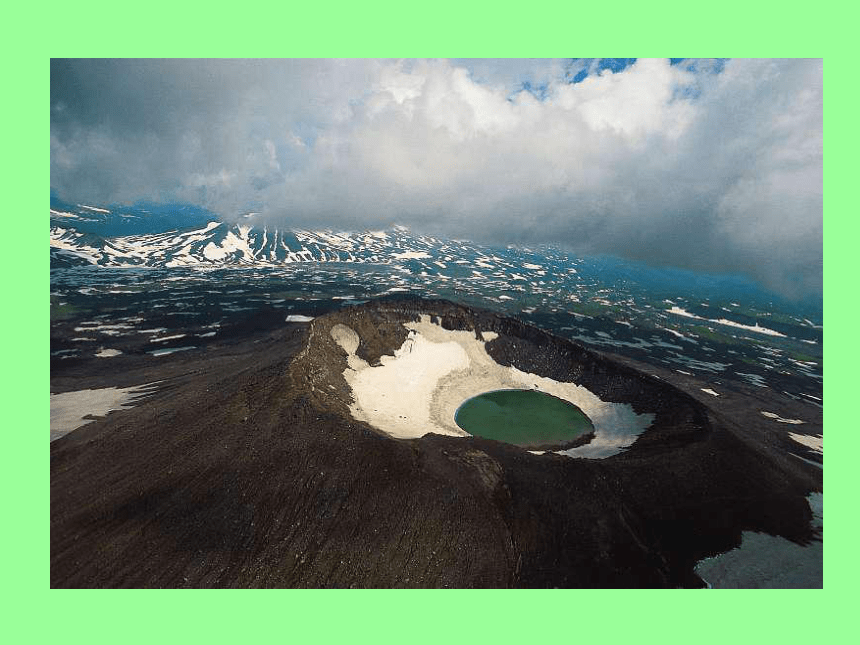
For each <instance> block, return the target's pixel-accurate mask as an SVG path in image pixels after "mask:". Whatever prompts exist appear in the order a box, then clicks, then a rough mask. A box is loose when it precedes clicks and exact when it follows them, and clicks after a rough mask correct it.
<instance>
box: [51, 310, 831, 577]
mask: <svg viewBox="0 0 860 645" xmlns="http://www.w3.org/2000/svg"><path fill="white" fill-rule="evenodd" d="M422 313H426V314H430V315H432V316H434V317H435V318H436V319H437V320H438V321H440V323H441V324H442V325H443V326H444V327H446V328H448V329H470V330H476V334H480V333H481V331H495V332H496V333H498V334H499V338H497V339H496V340H494V341H491V342H489V343H488V344H487V350H488V352H489V353H490V354H491V355H492V356H493V358H494V359H495V360H496V361H497V362H499V363H500V364H513V365H516V366H517V367H518V368H520V369H523V370H526V371H530V372H534V373H537V374H540V375H543V376H550V377H552V378H556V379H558V380H571V379H574V378H575V379H576V380H577V382H579V383H581V384H583V385H585V386H586V387H588V388H589V389H591V390H592V391H593V392H595V393H596V394H598V395H599V396H601V398H603V399H604V400H612V401H623V402H627V403H630V404H631V405H633V407H634V409H636V410H637V412H653V413H655V414H656V419H655V422H654V424H653V426H652V428H651V429H649V430H648V431H647V432H646V433H644V434H643V435H642V436H641V437H640V438H639V439H638V440H637V442H636V443H635V444H634V445H633V446H632V447H631V449H629V450H627V451H626V452H624V453H621V454H619V455H616V456H614V457H610V458H607V459H604V460H587V459H569V458H567V457H561V456H555V455H543V456H537V455H533V454H530V453H528V452H526V451H523V450H521V449H519V448H516V447H514V446H510V445H507V444H503V443H499V442H494V441H489V440H484V439H479V438H468V439H462V438H454V437H442V436H439V435H428V436H425V437H423V438H421V439H417V440H410V441H398V440H392V439H390V438H388V437H386V436H383V435H382V434H380V433H379V432H378V431H376V430H375V429H373V428H371V427H370V426H368V425H366V424H364V423H361V422H358V421H355V420H354V419H352V418H351V416H350V415H349V412H348V410H347V409H346V408H347V406H348V403H349V399H348V396H349V394H348V390H347V389H346V384H345V382H343V377H342V372H343V367H344V366H345V357H344V356H343V352H342V350H340V348H339V347H337V346H336V345H335V344H334V343H333V342H330V336H329V335H328V334H327V333H325V331H326V330H328V329H330V328H331V326H332V325H333V324H336V323H337V322H343V323H345V324H348V325H349V326H351V327H352V328H353V329H355V330H356V331H357V332H358V334H359V336H360V337H361V339H362V344H361V345H360V347H359V350H358V353H359V355H361V356H362V357H363V358H365V359H366V360H369V361H370V362H374V361H375V360H378V358H379V356H381V355H382V354H386V353H390V352H391V351H392V350H393V349H394V348H396V347H399V346H400V344H401V343H402V341H403V338H405V333H406V332H405V329H404V328H403V327H402V322H405V321H406V320H414V319H416V318H417V316H418V315H420V314H422ZM297 330H301V331H297ZM181 361H185V362H187V369H184V370H178V369H177V368H176V367H175V365H177V364H184V363H180V362H181ZM195 361H196V362H195ZM170 364H172V365H174V367H173V368H172V369H173V370H174V372H176V373H182V374H184V375H183V376H182V377H175V378H173V379H171V381H170V385H171V387H169V388H165V389H164V391H163V392H162V393H160V394H158V395H156V396H155V397H153V398H152V399H151V400H149V401H147V402H145V403H143V404H142V405H140V406H139V407H137V408H134V409H132V410H129V411H126V412H122V413H118V414H114V415H110V416H108V417H107V418H106V419H104V420H102V421H98V422H95V423H92V424H90V425H88V426H85V427H83V428H81V429H79V430H76V431H75V432H73V433H71V434H69V435H67V436H66V437H64V438H62V439H60V440H58V441H55V442H54V443H52V444H51V583H52V586H54V587H180V586H191V587H261V586H262V587H274V586H276V587H347V586H357V587H440V586H456V587H476V586H477V587H513V586H522V587H541V586H556V587H618V586H621V587H643V586H644V587H663V586H698V585H700V584H701V581H700V580H699V579H698V578H697V577H696V576H695V574H694V573H693V565H694V564H695V562H696V561H697V560H698V559H701V558H702V557H705V556H707V555H712V554H715V553H717V552H720V551H724V550H726V549H728V548H730V547H732V546H735V545H736V544H738V543H739V542H740V534H741V531H742V530H757V531H766V532H768V533H771V534H775V535H782V536H784V537H787V538H789V539H792V540H795V541H798V542H801V543H802V542H804V541H806V540H809V539H810V538H811V537H812V535H811V529H810V527H809V519H810V512H809V509H808V506H807V504H806V501H805V496H806V495H807V494H808V493H809V492H810V491H812V490H816V489H820V485H821V483H820V475H816V474H815V473H812V472H811V471H810V470H809V469H804V468H803V467H802V466H803V464H802V463H801V462H799V460H796V461H798V464H793V463H791V460H789V459H784V458H781V457H780V456H779V455H778V454H777V453H776V452H775V451H774V450H773V449H771V448H770V447H769V446H768V445H767V444H766V442H756V441H755V440H754V438H753V439H751V438H750V433H749V432H743V431H742V430H743V429H742V428H739V427H737V426H736V425H735V424H734V422H733V421H732V420H731V419H730V418H727V417H725V416H724V415H721V414H719V413H717V412H715V411H713V410H711V409H709V408H707V407H706V406H704V405H703V404H702V403H700V402H698V401H696V400H695V399H694V398H692V397H690V396H688V395H687V394H685V393H684V392H681V391H680V390H678V389H676V388H673V387H671V386H669V385H668V384H666V383H664V382H662V381H660V380H658V379H655V378H653V377H651V376H648V375H644V374H642V373H641V372H639V371H637V370H635V369H633V368H631V367H627V366H624V365H621V364H619V363H616V362H613V361H610V360H608V359H606V358H604V357H602V356H600V355H598V354H595V353H593V352H590V351H588V350H585V349H583V348H581V347H579V346H577V345H575V344H573V343H570V342H568V341H565V340H562V339H559V338H556V337H554V336H552V335H550V334H546V333H544V332H542V331H540V330H537V329H535V328H533V327H529V326H527V325H525V324H523V323H521V322H519V321H517V320H513V319H509V318H503V317H500V316H497V315H495V314H492V313H488V312H482V311H476V310H473V309H467V308H464V307H460V306H457V305H453V304H451V303H445V302H438V301H437V302H429V301H421V300H396V301H383V302H375V303H369V304H367V305H363V306H359V307H354V308H348V309H344V310H342V311H340V312H337V313H335V314H331V315H329V316H326V317H324V318H318V319H317V320H315V321H314V322H313V323H312V325H311V326H310V327H309V328H306V327H304V326H297V325H288V326H285V328H284V329H282V330H279V331H276V332H274V333H271V334H268V335H261V336H259V337H257V338H254V339H253V340H251V339H249V340H248V341H247V343H245V344H244V345H241V346H238V347H237V348H234V349H233V350H232V352H231V353H230V355H229V356H228V357H224V356H221V357H219V358H217V359H206V360H201V359H200V358H197V357H195V356H190V357H178V358H177V359H176V360H175V361H174V362H172V363H170ZM150 376H155V375H152V374H151V375H150ZM816 477H817V479H816Z"/></svg>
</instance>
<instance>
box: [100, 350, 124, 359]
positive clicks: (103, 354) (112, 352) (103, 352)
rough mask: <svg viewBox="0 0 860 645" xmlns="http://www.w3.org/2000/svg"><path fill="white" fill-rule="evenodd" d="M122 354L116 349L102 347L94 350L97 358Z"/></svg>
mask: <svg viewBox="0 0 860 645" xmlns="http://www.w3.org/2000/svg"><path fill="white" fill-rule="evenodd" d="M120 354H122V352H121V351H119V350H118V349H102V350H99V351H98V352H96V356H98V357H99V358H110V357H111V356H119V355H120Z"/></svg>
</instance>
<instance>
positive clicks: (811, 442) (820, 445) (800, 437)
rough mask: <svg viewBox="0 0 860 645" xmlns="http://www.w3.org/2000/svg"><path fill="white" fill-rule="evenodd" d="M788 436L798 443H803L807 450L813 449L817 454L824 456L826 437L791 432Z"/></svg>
mask: <svg viewBox="0 0 860 645" xmlns="http://www.w3.org/2000/svg"><path fill="white" fill-rule="evenodd" d="M788 436H789V437H791V438H792V439H793V440H794V441H796V442H797V443H801V444H803V445H804V446H806V447H807V448H812V449H813V450H814V451H815V452H819V453H821V454H824V437H823V436H821V435H814V436H813V435H808V434H796V433H794V432H789V433H788Z"/></svg>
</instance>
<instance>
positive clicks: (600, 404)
mask: <svg viewBox="0 0 860 645" xmlns="http://www.w3.org/2000/svg"><path fill="white" fill-rule="evenodd" d="M405 327H406V328H407V329H409V336H408V337H407V338H406V340H405V341H404V343H403V345H402V346H401V347H400V348H399V349H397V350H396V351H395V353H394V356H382V357H381V358H380V365H378V366H375V367H371V366H370V365H368V364H367V362H365V361H364V360H362V359H361V358H359V357H358V356H356V354H355V352H356V350H357V349H358V344H359V338H358V335H357V334H356V333H355V331H353V330H352V329H350V328H349V327H346V326H345V325H335V326H334V327H333V328H332V330H331V335H332V338H333V339H334V340H335V342H337V343H338V344H339V345H340V346H341V348H343V350H344V351H345V352H346V354H347V365H348V367H347V369H346V370H345V371H344V378H345V379H346V382H347V384H349V386H350V388H351V389H352V393H353V397H354V403H353V405H352V406H351V408H350V410H351V412H352V414H353V416H354V417H355V418H356V419H359V420H362V421H366V422H367V423H369V424H370V425H372V426H374V427H376V428H379V429H380V430H383V431H384V432H386V433H388V434H390V435H391V436H394V437H398V438H415V437H421V436H424V435H425V434H427V433H429V432H435V433H437V434H445V435H453V436H468V433H466V432H465V431H464V430H462V429H461V428H460V427H459V426H457V424H456V423H455V421H454V416H455V414H456V412H457V409H458V408H459V407H460V405H462V404H463V402H465V401H466V400H468V399H470V398H472V397H475V396H478V395H479V394H483V393H485V392H490V391H493V390H504V389H536V390H539V391H541V392H546V393H547V394H551V395H552V396H555V397H557V398H560V399H563V400H565V401H569V402H570V403H573V404H574V405H576V406H577V407H579V408H580V409H581V410H582V411H583V412H584V413H585V414H586V415H587V416H588V417H589V419H591V421H592V423H593V425H594V433H595V436H594V439H593V440H592V441H591V443H589V444H587V445H585V446H580V447H578V448H573V449H570V450H565V451H560V452H559V454H565V455H567V456H570V457H591V458H602V457H608V456H610V455H613V454H616V453H618V452H620V451H621V450H623V449H624V448H626V447H627V446H629V445H631V444H632V443H633V442H634V441H635V440H636V437H638V436H639V435H640V434H641V433H642V432H644V431H645V429H647V428H648V426H650V425H651V423H652V421H653V420H654V415H653V414H636V412H634V410H633V408H632V407H631V406H630V405H627V404H623V403H611V402H605V401H602V400H601V399H600V398H598V397H597V396H596V395H595V394H593V393H592V392H590V391H589V390H587V389H586V388H584V387H582V386H579V385H576V384H575V383H565V382H559V381H555V380H553V379H550V378H546V377H542V376H538V375H536V374H530V373H528V372H523V371H520V370H518V369H516V368H515V367H504V366H502V365H499V364H498V363H496V362H495V361H494V360H493V359H492V358H491V357H490V356H489V354H487V352H486V349H485V342H487V341H490V340H493V339H494V338H495V337H496V334H494V333H492V332H484V333H483V334H482V336H483V338H484V340H483V341H481V340H478V339H477V338H475V333H474V332H472V331H450V330H445V329H443V328H442V327H441V326H439V325H435V324H432V323H431V322H430V321H429V316H422V319H421V322H417V323H406V325H405Z"/></svg>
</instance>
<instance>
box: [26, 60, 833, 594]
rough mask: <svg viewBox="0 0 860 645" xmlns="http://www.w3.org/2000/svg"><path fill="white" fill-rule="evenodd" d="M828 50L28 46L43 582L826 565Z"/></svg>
mask: <svg viewBox="0 0 860 645" xmlns="http://www.w3.org/2000/svg"><path fill="white" fill-rule="evenodd" d="M574 50H575V47H570V48H566V49H565V51H574ZM823 70H824V64H823V59H822V58H707V59H701V58H662V59H657V58H566V59H549V58H438V59H436V58H434V59H429V58H427V59H425V58H393V59H387V58H386V59H382V58H51V59H50V213H49V215H50V473H49V477H50V588H51V589H52V590H54V589H91V588H98V589H116V588H124V589H156V588H157V589H179V588H183V589H184V588H188V589H204V588H205V589H212V588H215V589H228V588H229V589H251V588H254V589H257V588H267V589H667V588H668V589H695V590H702V591H696V592H695V593H698V594H704V595H706V596H713V594H716V593H717V592H713V591H709V590H713V589H817V590H822V589H823V588H824V574H823V569H824V555H823V552H824V543H823V531H824V529H823V523H824V519H823V506H824V502H823V489H824V484H823V482H824V468H823V465H824V452H823V406H824V400H823V389H824V385H823V380H824V379H823V352H824V350H823V335H824V331H823V327H824V322H823V319H824V313H823V310H824V301H823V292H824V285H823V275H824V271H823V256H824V236H823V229H824V216H823V202H824V180H823V166H824V163H823V156H824V155H823V139H824V121H823V114H824V108H823V105H824V98H823V95H824V90H823V75H824V71H823ZM40 100H43V99H40ZM828 168H830V166H828ZM43 230H44V229H43ZM37 241H38V239H37ZM35 248H36V252H37V253H36V254H37V255H41V254H44V250H42V251H38V248H39V247H38V246H36V247H35ZM42 257H44V255H42ZM45 273H46V274H47V270H46V272H45ZM46 277H47V276H46ZM36 288H38V289H42V288H44V286H43V285H42V284H41V283H40V284H38V286H37V287H36ZM42 293H43V294H44V292H42ZM42 298H44V295H43V296H42ZM45 304H46V306H47V303H45ZM830 321H831V318H830V317H828V326H829V323H830ZM831 332H832V330H831ZM832 349H833V347H832V346H831V350H832ZM43 356H44V354H43ZM829 378H830V374H828V379H829ZM830 382H831V381H830V380H828V383H830ZM42 392H44V390H42ZM40 396H44V394H42V395H40ZM829 398H831V397H829ZM42 400H44V399H42ZM46 416H47V415H46ZM41 432H44V428H43V429H42V430H41ZM36 434H37V435H38V433H36ZM36 443H37V444H38V442H36ZM833 454H836V453H833ZM831 466H832V464H831ZM350 593H352V592H350ZM445 593H448V592H445ZM690 593H694V592H690ZM342 600H343V599H342Z"/></svg>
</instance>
